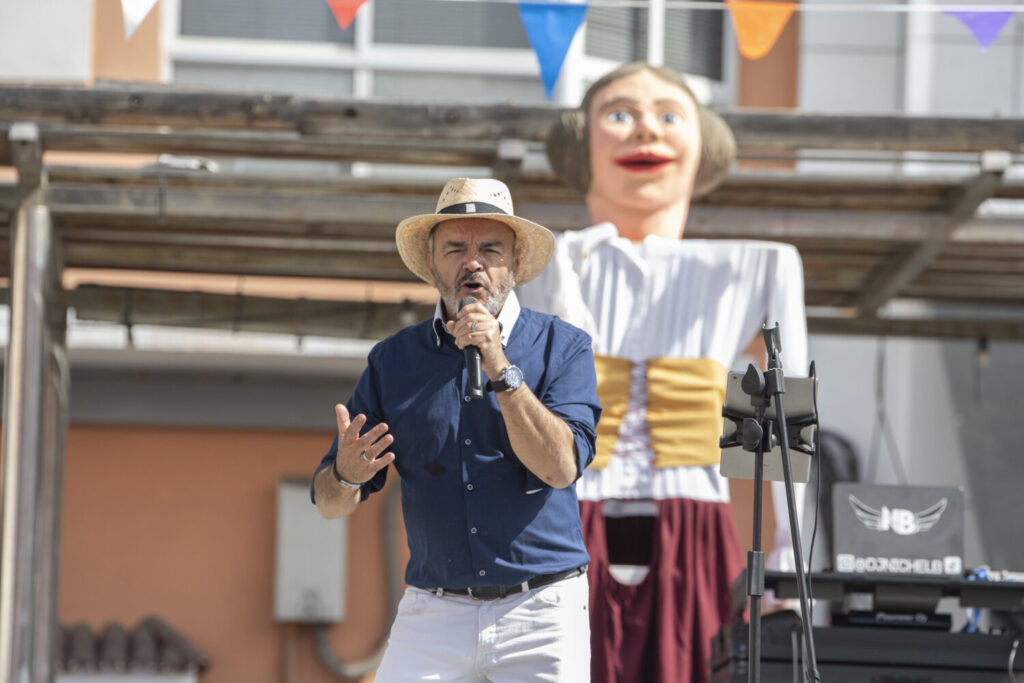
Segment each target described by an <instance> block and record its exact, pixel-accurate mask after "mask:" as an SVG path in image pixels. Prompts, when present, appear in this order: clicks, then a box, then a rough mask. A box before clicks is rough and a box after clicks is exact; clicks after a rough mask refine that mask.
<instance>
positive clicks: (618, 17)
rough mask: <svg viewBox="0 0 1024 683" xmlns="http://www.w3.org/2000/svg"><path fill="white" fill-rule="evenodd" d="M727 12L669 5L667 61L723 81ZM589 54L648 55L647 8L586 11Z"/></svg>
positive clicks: (621, 57)
mask: <svg viewBox="0 0 1024 683" xmlns="http://www.w3.org/2000/svg"><path fill="white" fill-rule="evenodd" d="M723 16H724V12H721V11H718V10H690V9H674V8H672V7H669V8H668V9H667V11H666V12H665V64H666V65H668V66H671V67H672V68H674V69H678V70H679V71H681V72H683V73H687V74H694V75H698V76H705V77H707V78H710V79H712V80H716V81H720V80H722V27H723V25H722V21H723ZM586 51H587V54H588V55H592V56H594V57H602V58H604V59H610V60H613V61H616V62H631V61H635V60H643V59H646V58H647V10H646V9H637V8H623V7H591V8H590V9H589V10H587V39H586Z"/></svg>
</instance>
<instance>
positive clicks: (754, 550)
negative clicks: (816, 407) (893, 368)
mask: <svg viewBox="0 0 1024 683" xmlns="http://www.w3.org/2000/svg"><path fill="white" fill-rule="evenodd" d="M761 335H762V336H763V337H764V342H765V348H766V349H767V351H768V369H767V370H766V371H765V372H764V373H762V372H761V370H760V369H758V368H757V366H755V365H750V366H748V368H747V372H746V374H745V375H744V376H743V380H742V382H741V387H742V389H743V392H744V393H746V394H748V395H749V396H750V403H751V405H752V406H753V408H754V417H745V418H744V419H743V426H742V446H743V449H744V450H747V451H752V452H753V453H754V538H753V542H752V544H751V550H750V552H748V553H747V595H748V596H749V597H750V643H749V645H748V652H749V653H750V669H749V679H748V680H749V681H750V683H760V680H761V598H762V596H763V595H764V584H765V581H764V572H765V564H764V553H763V552H762V551H761V508H762V492H761V489H762V487H763V484H764V454H765V452H766V451H769V452H770V451H771V450H772V449H773V448H774V447H775V446H776V445H778V446H780V448H781V451H782V470H783V478H784V480H785V484H786V505H787V507H788V510H789V531H790V535H791V536H792V538H793V559H794V561H795V562H796V575H797V584H796V585H797V590H798V594H799V598H800V615H801V618H802V620H803V635H804V645H805V647H806V650H807V657H805V659H804V675H805V680H807V681H812V682H813V683H820V681H821V675H820V674H819V672H818V662H817V657H816V655H815V652H814V635H813V633H812V627H811V615H810V611H811V610H810V600H809V597H808V590H807V579H806V575H805V573H804V563H803V557H802V553H801V549H800V530H799V528H798V527H797V516H796V503H795V502H794V498H795V496H794V492H793V469H792V466H791V462H790V453H789V433H788V429H787V423H786V411H785V407H784V404H783V400H782V394H784V393H786V382H785V377H784V376H783V374H782V362H781V361H780V360H779V327H778V325H776V326H775V327H772V328H767V327H764V328H762V330H761ZM812 375H813V366H812ZM773 399H774V401H775V416H776V419H775V420H772V419H767V418H766V413H767V409H768V407H769V406H770V405H771V403H772V400H773ZM776 431H777V432H778V434H776Z"/></svg>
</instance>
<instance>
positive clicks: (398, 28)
mask: <svg viewBox="0 0 1024 683" xmlns="http://www.w3.org/2000/svg"><path fill="white" fill-rule="evenodd" d="M373 17H374V20H373V24H374V26H373V40H374V42H376V43H399V44H405V45H463V46H466V47H500V48H529V47H530V42H529V40H528V39H527V38H526V31H525V30H524V29H523V22H522V21H521V20H520V19H519V8H518V7H517V6H516V5H515V4H514V3H504V2H444V1H443V0H440V1H439V0H417V2H409V1H408V0H374V8H373Z"/></svg>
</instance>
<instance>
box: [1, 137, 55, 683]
mask: <svg viewBox="0 0 1024 683" xmlns="http://www.w3.org/2000/svg"><path fill="white" fill-rule="evenodd" d="M9 137H10V140H11V146H12V157H13V158H14V161H15V165H16V166H18V171H19V176H20V182H21V185H22V189H23V190H25V191H26V193H25V197H24V199H23V201H22V203H21V205H20V207H19V209H18V211H17V212H16V214H15V219H14V223H13V225H12V226H11V227H12V229H11V241H12V244H11V304H10V308H11V320H10V334H9V340H8V347H7V363H6V367H5V372H4V421H3V508H2V511H3V512H2V514H3V523H2V538H0V546H2V549H0V683H48V682H49V681H52V680H53V677H54V670H53V654H54V645H55V636H56V634H57V618H56V617H57V577H58V570H59V554H60V515H61V484H62V474H63V459H64V434H65V432H66V428H67V411H66V407H67V396H68V373H67V363H66V353H65V348H64V339H65V317H64V307H63V305H61V303H60V302H59V292H60V285H59V277H60V265H59V258H58V257H57V255H56V251H55V249H54V238H53V227H52V224H51V222H50V212H49V210H48V209H47V207H46V204H45V200H44V196H45V178H44V177H43V176H42V174H41V172H40V169H41V151H40V147H39V138H38V131H37V130H36V129H35V126H31V125H29V126H21V125H20V124H15V126H12V128H11V131H10V136H9Z"/></svg>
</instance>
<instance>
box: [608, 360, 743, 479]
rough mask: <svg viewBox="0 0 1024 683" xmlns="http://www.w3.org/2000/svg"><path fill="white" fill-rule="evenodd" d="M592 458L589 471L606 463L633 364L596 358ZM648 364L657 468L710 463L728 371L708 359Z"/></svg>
mask: <svg viewBox="0 0 1024 683" xmlns="http://www.w3.org/2000/svg"><path fill="white" fill-rule="evenodd" d="M595 364H596V368H597V395H598V398H599V399H601V407H602V413H601V421H600V422H598V424H597V454H596V455H595V457H594V462H593V464H592V465H591V467H595V468H598V469H600V468H602V467H606V466H607V465H608V462H609V461H610V460H611V457H612V451H613V450H614V449H615V443H616V442H617V441H618V438H619V427H621V426H622V418H623V416H624V415H625V414H626V403H627V401H628V400H629V385H630V372H631V370H632V368H633V363H632V361H628V360H624V359H622V358H612V357H611V356H597V357H596V358H595ZM646 365H647V423H648V425H649V426H650V436H651V446H652V447H653V449H654V464H655V466H656V467H679V466H682V465H713V464H715V463H717V462H718V461H719V459H720V457H721V450H720V449H719V447H718V437H719V435H721V433H722V404H723V402H724V401H725V381H726V377H727V375H728V371H727V370H726V369H725V368H724V367H723V366H721V365H720V364H718V363H716V362H715V361H713V360H711V359H709V358H652V359H650V360H648V361H647V362H646Z"/></svg>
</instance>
